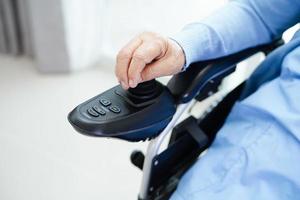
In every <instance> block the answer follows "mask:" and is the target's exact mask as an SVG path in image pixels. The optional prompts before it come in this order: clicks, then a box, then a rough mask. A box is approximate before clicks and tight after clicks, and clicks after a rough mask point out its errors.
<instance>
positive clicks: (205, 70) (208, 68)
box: [167, 39, 284, 103]
mask: <svg viewBox="0 0 300 200" xmlns="http://www.w3.org/2000/svg"><path fill="white" fill-rule="evenodd" d="M283 43H284V42H283V40H282V39H278V40H275V41H273V42H271V43H269V44H264V45H259V46H256V47H252V48H248V49H245V50H243V51H240V52H238V53H234V54H231V55H229V56H225V57H221V58H217V59H213V60H208V61H201V62H196V63H193V64H192V65H191V66H190V67H189V68H188V69H187V70H186V71H185V72H182V73H179V74H177V75H174V76H173V77H172V79H171V80H170V81H169V82H168V84H167V87H168V88H169V90H170V91H171V93H172V95H173V96H174V98H175V100H176V102H178V103H186V102H188V101H190V100H191V99H193V98H194V97H196V96H197V95H198V96H197V99H198V100H202V99H205V98H207V97H208V96H210V95H211V93H212V92H215V91H214V90H216V89H217V87H218V85H219V83H220V82H221V81H222V79H223V78H224V77H226V76H227V75H229V74H230V73H232V72H233V71H235V68H236V64H237V63H239V62H241V61H243V60H245V59H246V58H248V57H250V56H252V55H254V54H256V53H258V52H263V53H265V54H268V53H270V52H271V51H273V50H274V49H276V48H277V47H279V46H281V45H282V44H283Z"/></svg>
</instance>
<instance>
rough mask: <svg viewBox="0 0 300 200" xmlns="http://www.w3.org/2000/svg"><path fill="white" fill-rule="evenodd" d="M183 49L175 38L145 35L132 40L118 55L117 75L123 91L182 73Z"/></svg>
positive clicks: (149, 33)
mask: <svg viewBox="0 0 300 200" xmlns="http://www.w3.org/2000/svg"><path fill="white" fill-rule="evenodd" d="M184 63H185V56H184V52H183V50H182V48H181V47H180V46H179V45H178V44H177V43H176V42H175V41H173V40H172V39H169V38H165V37H163V36H161V35H159V34H156V33H151V32H146V33H142V34H140V35H138V36H137V37H135V38H134V39H132V40H131V41H130V42H129V43H128V44H127V45H126V46H124V47H123V48H122V49H121V50H120V52H119V53H118V55H117V61H116V68H115V74H116V76H117V78H118V80H119V82H120V83H121V85H122V87H123V88H124V89H128V88H129V87H131V88H134V87H136V86H137V84H139V83H141V82H144V81H148V80H151V79H154V78H157V77H161V76H167V75H173V74H176V73H178V72H180V71H181V69H182V67H183V65H184Z"/></svg>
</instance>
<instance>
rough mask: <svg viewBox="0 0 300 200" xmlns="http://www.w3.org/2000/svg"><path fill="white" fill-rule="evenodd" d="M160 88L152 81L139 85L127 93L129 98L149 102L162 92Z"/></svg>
mask: <svg viewBox="0 0 300 200" xmlns="http://www.w3.org/2000/svg"><path fill="white" fill-rule="evenodd" d="M159 86H160V85H159V84H158V82H157V81H156V80H155V79H152V80H150V81H145V82H143V83H140V84H138V85H137V86H136V87H135V88H129V89H128V91H127V93H128V95H129V96H131V97H134V98H137V99H144V100H149V99H152V98H153V97H156V96H157V94H158V93H160V92H161V87H159Z"/></svg>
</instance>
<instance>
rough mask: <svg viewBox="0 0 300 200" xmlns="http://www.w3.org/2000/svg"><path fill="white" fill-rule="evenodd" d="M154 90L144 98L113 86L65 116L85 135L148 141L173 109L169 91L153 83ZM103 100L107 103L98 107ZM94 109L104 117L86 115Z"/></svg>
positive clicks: (172, 112)
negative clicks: (113, 109) (99, 111)
mask: <svg viewBox="0 0 300 200" xmlns="http://www.w3.org/2000/svg"><path fill="white" fill-rule="evenodd" d="M154 87H155V90H153V91H152V93H151V95H150V96H149V94H147V95H148V96H144V97H145V98H138V97H135V96H134V94H132V93H130V92H128V91H125V90H123V89H122V88H121V87H120V86H119V85H118V86H116V87H113V88H111V89H109V90H107V91H105V92H104V93H102V94H99V95H97V96H95V97H93V98H91V99H90V100H88V101H86V102H84V103H82V104H80V105H79V106H77V107H76V108H75V109H74V110H72V111H71V113H70V114H69V116H68V119H69V122H70V123H71V124H72V126H73V127H74V128H75V129H76V130H77V131H78V132H80V133H82V134H85V135H89V136H100V137H115V138H120V139H124V140H128V141H139V140H145V139H148V138H152V137H154V136H156V135H157V134H158V133H159V132H160V131H161V130H162V129H163V128H165V127H166V125H167V124H168V123H169V121H170V120H171V119H172V117H173V115H174V113H175V109H176V106H175V103H174V99H173V97H172V95H171V93H170V92H169V90H168V89H167V88H166V87H165V86H163V85H162V84H160V83H159V82H157V81H156V82H155V86H154ZM152 89H153V88H152ZM103 99H104V100H106V101H108V102H109V103H110V104H109V105H107V106H104V105H103V104H101V102H100V101H101V100H103ZM95 106H96V107H98V108H97V109H100V110H102V111H104V112H105V114H104V115H100V114H99V113H98V115H99V116H92V115H91V114H89V113H88V110H89V109H93V110H92V111H95V109H94V107H95ZM111 106H114V107H117V108H119V112H118V113H116V112H113V111H112V109H111ZM97 109H96V110H97ZM102 111H101V112H102ZM117 111H118V110H117ZM95 115H96V114H95Z"/></svg>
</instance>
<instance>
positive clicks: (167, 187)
mask: <svg viewBox="0 0 300 200" xmlns="http://www.w3.org/2000/svg"><path fill="white" fill-rule="evenodd" d="M282 44H283V41H282V40H281V39H278V40H275V41H273V42H272V43H270V44H265V45H260V46H256V47H253V48H248V49H245V50H243V51H241V52H238V53H235V54H232V55H229V56H226V57H222V58H218V59H213V60H208V61H202V62H197V63H193V64H192V66H190V67H189V68H188V69H187V70H186V71H184V72H182V73H179V74H177V75H174V76H173V77H172V78H171V79H170V80H169V82H168V84H167V85H163V84H161V83H160V82H158V81H156V80H151V81H147V82H144V83H141V84H139V85H138V86H137V87H136V88H131V89H129V90H127V91H125V90H123V89H122V88H121V86H120V85H118V86H115V87H113V88H111V89H109V90H107V91H105V92H103V93H102V94H99V95H97V96H95V97H93V98H91V99H90V100H88V101H86V102H84V103H82V104H80V105H78V106H77V107H76V108H75V109H74V110H72V111H71V112H70V114H69V115H68V120H69V122H70V123H71V125H72V126H73V127H74V128H75V129H76V130H77V131H78V132H80V133H82V134H85V135H88V136H98V137H110V138H119V139H122V140H126V141H131V142H132V141H141V140H142V141H145V140H150V142H149V145H148V149H147V152H146V155H144V154H143V153H142V152H140V151H135V152H133V153H132V155H131V162H132V163H133V164H134V165H135V166H136V167H138V168H139V169H140V170H142V171H143V177H142V183H141V188H140V192H139V194H138V199H139V200H166V199H169V197H170V196H171V194H172V193H173V192H174V190H175V189H176V187H177V184H178V182H179V180H180V178H181V176H182V175H183V174H184V173H185V172H186V170H187V169H189V167H191V165H193V163H194V162H195V161H197V159H198V158H199V156H200V154H201V153H202V152H204V151H205V150H206V149H207V148H208V147H209V146H210V144H211V143H212V142H213V140H214V137H215V135H216V133H217V132H218V130H219V129H220V128H221V127H222V125H223V123H224V121H225V120H226V117H227V115H228V113H229V112H230V110H231V108H232V106H233V105H234V103H235V101H237V100H238V99H239V97H240V95H241V92H242V90H243V87H244V86H245V82H243V83H242V84H240V85H239V86H238V87H236V88H235V89H234V90H232V91H231V92H230V93H228V95H226V96H225V97H224V98H223V99H222V100H221V101H220V102H219V103H218V104H217V105H216V106H215V107H214V108H213V109H212V110H211V111H210V112H208V113H207V114H206V115H205V116H202V117H200V118H197V117H194V116H186V117H185V118H184V119H182V115H183V113H184V112H186V111H187V110H188V109H190V108H191V107H192V106H193V105H194V103H195V102H199V101H202V100H204V99H206V98H207V97H209V96H211V95H213V94H214V93H216V92H217V91H218V88H219V85H220V83H221V81H222V80H223V79H224V78H225V77H226V76H228V75H229V74H231V73H233V72H234V71H235V69H236V65H237V64H238V63H239V62H241V61H243V60H245V59H247V58H248V57H250V56H252V55H254V54H256V53H258V52H263V53H264V54H266V55H267V54H269V53H270V52H271V51H273V50H274V49H276V48H277V47H279V46H281V45H282ZM256 70H259V68H258V69H256ZM246 81H247V80H246ZM257 81H258V82H259V81H260V80H257ZM262 81H263V80H262ZM164 146H165V147H164ZM163 147H164V148H163ZM162 148H163V149H162ZM200 159H201V158H200Z"/></svg>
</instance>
